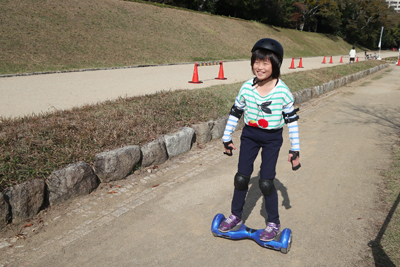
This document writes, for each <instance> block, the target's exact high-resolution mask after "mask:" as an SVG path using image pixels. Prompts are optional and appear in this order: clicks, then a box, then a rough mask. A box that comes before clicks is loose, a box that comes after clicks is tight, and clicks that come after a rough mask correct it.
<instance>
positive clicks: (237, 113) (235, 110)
mask: <svg viewBox="0 0 400 267" xmlns="http://www.w3.org/2000/svg"><path fill="white" fill-rule="evenodd" d="M242 114H243V110H240V109H238V108H237V107H236V106H235V105H233V106H232V108H231V112H230V113H229V115H232V116H234V117H236V118H238V119H240V118H241V117H242Z"/></svg>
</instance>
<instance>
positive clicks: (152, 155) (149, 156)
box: [141, 137, 168, 167]
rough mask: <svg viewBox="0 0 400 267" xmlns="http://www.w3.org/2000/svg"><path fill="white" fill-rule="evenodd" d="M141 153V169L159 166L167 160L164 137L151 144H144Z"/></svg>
mask: <svg viewBox="0 0 400 267" xmlns="http://www.w3.org/2000/svg"><path fill="white" fill-rule="evenodd" d="M141 151H142V167H148V166H151V165H157V164H161V163H164V162H165V161H167V160H168V153H167V148H166V147H165V141H164V137H160V138H158V139H156V140H154V141H153V142H150V143H148V144H145V145H144V146H142V147H141Z"/></svg>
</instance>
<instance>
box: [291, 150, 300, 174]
mask: <svg viewBox="0 0 400 267" xmlns="http://www.w3.org/2000/svg"><path fill="white" fill-rule="evenodd" d="M292 158H293V159H292ZM288 162H289V163H292V170H294V171H297V170H298V169H299V168H300V167H301V165H300V155H297V156H294V155H293V152H289V157H288Z"/></svg>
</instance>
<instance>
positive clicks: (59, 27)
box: [0, 0, 350, 74]
mask: <svg viewBox="0 0 400 267" xmlns="http://www.w3.org/2000/svg"><path fill="white" fill-rule="evenodd" d="M0 14H1V16H0V20H1V23H0V35H1V37H2V38H0V74H9V73H24V72H37V71H49V70H50V71H51V70H69V69H80V68H97V67H115V66H127V65H140V64H165V63H178V62H193V61H207V60H228V59H243V58H245V59H247V58H248V56H249V50H250V48H251V47H252V45H253V44H254V43H255V42H256V41H257V40H258V39H260V38H262V37H272V38H276V39H277V40H279V41H281V42H282V43H283V44H284V46H285V56H287V57H296V56H303V57H304V56H321V55H337V54H347V53H348V51H349V48H350V45H349V44H347V43H345V42H344V41H343V40H342V39H340V38H334V37H332V36H325V35H323V34H318V33H309V32H300V31H296V30H289V29H282V28H275V27H270V26H267V25H263V24H260V23H256V22H252V21H243V20H238V19H233V18H226V17H219V16H212V15H208V14H204V13H199V12H194V11H186V10H180V9H174V8H165V7H164V8H163V7H159V6H154V5H151V4H144V3H137V2H127V1H119V0H96V1H89V0H79V1H78V0H52V1H50V0H31V1H24V0H12V1H11V0H0Z"/></svg>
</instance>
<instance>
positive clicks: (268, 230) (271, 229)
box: [265, 226, 274, 233]
mask: <svg viewBox="0 0 400 267" xmlns="http://www.w3.org/2000/svg"><path fill="white" fill-rule="evenodd" d="M273 230H274V228H273V227H271V226H267V228H265V231H267V232H268V233H271V232H272V231H273Z"/></svg>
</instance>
